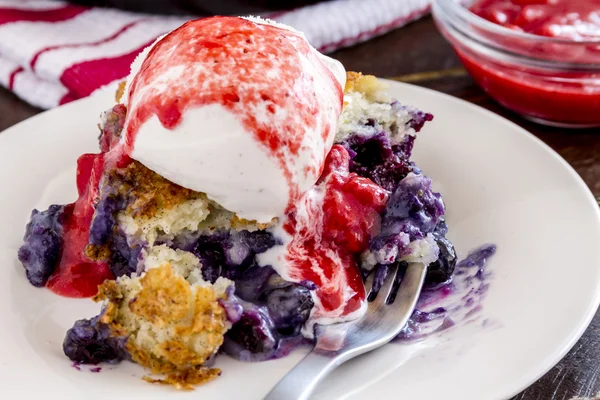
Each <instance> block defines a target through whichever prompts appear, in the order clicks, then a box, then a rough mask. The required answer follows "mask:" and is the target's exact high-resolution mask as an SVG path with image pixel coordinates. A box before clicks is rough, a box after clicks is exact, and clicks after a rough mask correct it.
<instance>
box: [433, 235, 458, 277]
mask: <svg viewBox="0 0 600 400" xmlns="http://www.w3.org/2000/svg"><path fill="white" fill-rule="evenodd" d="M435 241H436V243H437V245H438V247H439V249H440V255H439V258H438V259H437V261H434V262H432V263H431V264H429V266H428V267H427V275H426V276H425V282H426V283H427V284H429V285H435V284H440V283H444V282H447V281H448V280H450V278H451V277H452V273H453V272H454V267H455V266H456V252H455V251H454V246H453V245H452V243H451V242H450V241H449V240H448V239H446V238H445V237H443V236H436V238H435Z"/></svg>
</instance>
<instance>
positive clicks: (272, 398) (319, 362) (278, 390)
mask: <svg viewBox="0 0 600 400" xmlns="http://www.w3.org/2000/svg"><path fill="white" fill-rule="evenodd" d="M343 361H345V360H342V359H341V358H340V357H332V356H331V355H324V354H320V353H319V352H317V351H311V352H310V353H308V354H307V355H306V357H304V358H303V359H302V360H301V361H300V362H299V363H298V365H296V366H295V367H294V369H292V370H291V371H290V372H289V373H288V374H287V375H286V376H285V377H284V378H283V379H282V380H281V381H279V383H278V384H277V386H275V388H274V389H273V390H272V391H271V392H269V394H268V395H267V397H265V398H264V400H306V399H308V397H309V396H310V394H311V393H312V391H313V390H314V389H315V387H316V386H317V383H319V382H320V381H321V380H322V379H323V378H324V377H325V376H327V375H328V374H329V373H330V372H331V371H333V370H334V369H335V368H336V367H337V366H338V365H339V364H341V363H342V362H343Z"/></svg>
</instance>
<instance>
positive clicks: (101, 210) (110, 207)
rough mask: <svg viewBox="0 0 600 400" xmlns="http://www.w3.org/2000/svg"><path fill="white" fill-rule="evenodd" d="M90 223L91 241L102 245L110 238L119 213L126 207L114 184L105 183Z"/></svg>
mask: <svg viewBox="0 0 600 400" xmlns="http://www.w3.org/2000/svg"><path fill="white" fill-rule="evenodd" d="M101 191H102V193H101V197H100V200H99V201H98V204H97V205H96V211H95V214H94V219H93V220H92V223H91V225H90V243H92V244H95V245H98V246H102V245H104V244H105V243H106V242H107V241H108V239H109V238H110V236H111V234H112V232H113V228H114V227H115V225H116V224H117V213H118V212H119V211H121V210H123V209H124V208H125V207H126V203H127V202H126V201H125V199H124V198H123V197H121V196H119V195H118V194H117V193H116V190H115V189H114V187H113V186H110V185H108V184H106V185H103V187H102V189H101Z"/></svg>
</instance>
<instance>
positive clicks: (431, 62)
mask: <svg viewBox="0 0 600 400" xmlns="http://www.w3.org/2000/svg"><path fill="white" fill-rule="evenodd" d="M333 56H334V57H335V58H337V59H339V60H340V61H342V62H343V63H344V65H345V66H346V68H347V69H348V70H354V71H362V72H363V73H368V74H373V75H377V76H381V77H388V78H392V79H395V80H399V81H405V82H410V83H413V84H416V85H420V86H425V87H429V88H433V89H436V90H439V91H441V92H444V93H448V94H450V95H453V96H457V97H460V98H462V99H465V100H467V101H470V102H472V103H475V104H478V105H480V106H482V107H485V108H487V109H489V110H492V111H494V112H496V113H498V114H500V115H503V116H505V117H506V118H508V119H510V120H512V121H514V122H516V123H517V124H519V125H521V126H523V127H524V128H525V129H527V130H528V131H530V132H532V133H533V134H534V135H536V136H537V137H539V138H540V139H542V140H543V141H544V142H546V143H547V144H548V145H550V147H552V148H553V149H554V150H556V151H557V152H558V153H559V154H560V155H561V156H562V157H564V158H565V159H566V160H567V161H568V162H569V163H570V164H571V165H572V166H573V167H574V168H575V170H576V171H577V172H578V173H579V174H580V175H581V177H582V178H583V179H584V181H585V182H586V183H587V184H588V186H589V187H590V188H591V190H592V192H593V193H594V195H595V196H596V197H597V198H598V197H600V129H595V130H591V129H590V130H580V131H569V130H565V129H557V128H547V127H542V126H539V125H536V124H533V123H530V122H528V121H525V120H523V119H521V118H520V117H518V116H516V115H514V114H512V113H510V112H509V111H506V110H504V109H502V108H501V107H500V106H498V105H497V104H496V103H494V102H493V101H492V100H491V99H490V98H488V97H487V96H486V95H485V93H483V92H482V91H481V90H480V89H479V88H478V87H477V86H476V85H475V84H474V83H473V81H472V80H471V79H470V78H469V76H468V75H467V74H466V73H465V71H464V70H463V69H462V68H461V65H460V62H459V61H458V59H457V58H456V56H455V55H454V53H453V51H452V49H451V48H450V46H449V45H448V44H447V43H446V42H445V41H444V39H443V38H442V37H441V36H440V35H439V33H438V32H437V31H436V29H435V27H434V25H433V22H432V21H431V19H429V18H426V19H423V20H421V21H418V22H415V23H413V24H411V25H409V26H407V27H404V28H402V29H400V30H397V31H394V32H392V33H389V34H387V35H385V36H382V37H380V38H377V39H373V40H371V41H369V42H367V43H363V44H361V45H358V46H354V47H352V48H348V49H344V50H341V51H338V52H336V53H334V54H333ZM38 112H40V110H38V109H35V108H33V107H31V106H29V105H27V104H25V103H23V102H21V101H20V100H18V99H17V98H16V97H15V96H14V95H12V94H11V93H9V92H8V91H6V90H3V89H0V131H1V130H3V129H5V128H8V127H9V126H12V125H14V124H15V123H17V122H19V121H22V120H24V119H26V118H28V117H30V116H32V115H34V114H36V113H38ZM599 375H600V314H597V315H596V317H595V318H594V320H593V322H592V324H591V325H590V327H589V328H588V330H587V331H586V332H585V334H584V335H583V337H582V338H581V340H580V341H579V342H578V343H577V344H576V345H575V347H574V348H573V349H572V350H571V351H570V352H569V354H568V355H567V356H566V357H565V358H564V359H563V360H562V361H561V362H560V363H559V364H558V365H556V366H555V367H554V368H553V369H552V370H551V371H550V372H548V373H547V374H546V375H545V376H543V377H542V378H541V379H540V380H539V381H537V382H536V383H534V384H533V385H532V386H531V387H529V388H528V389H526V390H525V391H523V392H522V393H520V394H519V395H517V396H516V397H514V398H513V400H538V399H539V400H568V399H571V398H573V397H576V396H593V395H594V394H596V393H598V392H600V376H599Z"/></svg>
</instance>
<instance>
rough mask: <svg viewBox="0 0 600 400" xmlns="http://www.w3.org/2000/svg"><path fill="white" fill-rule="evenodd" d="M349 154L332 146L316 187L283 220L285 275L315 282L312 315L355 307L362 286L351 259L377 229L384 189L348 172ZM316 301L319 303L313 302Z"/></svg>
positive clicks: (330, 315)
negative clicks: (313, 310)
mask: <svg viewBox="0 0 600 400" xmlns="http://www.w3.org/2000/svg"><path fill="white" fill-rule="evenodd" d="M349 162H350V156H349V155H348V152H347V151H346V149H344V148H343V147H342V146H339V145H336V146H333V148H332V149H331V152H330V153H329V155H328V156H327V159H326V162H325V168H324V171H323V175H322V177H321V179H320V181H319V183H318V185H317V186H315V187H314V189H312V190H311V191H310V192H309V193H307V194H306V196H305V197H304V198H303V199H302V200H301V201H300V202H299V203H298V204H297V205H295V206H293V207H291V208H290V209H289V210H288V212H287V215H286V220H285V223H284V229H285V231H286V232H287V233H288V234H289V235H290V236H291V238H292V239H291V242H290V243H288V245H287V248H286V256H285V257H286V259H287V262H288V263H287V264H288V265H289V271H288V275H289V277H290V278H292V279H293V280H295V281H311V282H314V283H315V284H316V285H317V289H316V297H317V299H318V302H317V304H316V309H315V313H314V314H313V318H321V317H325V318H343V317H344V316H346V315H348V314H351V313H353V312H355V311H358V310H359V309H360V308H361V305H362V303H363V300H364V298H365V289H364V285H363V281H362V277H361V274H360V270H359V268H358V264H357V257H358V256H359V255H360V253H361V252H362V251H364V250H366V248H367V246H368V243H369V240H370V238H371V236H372V235H373V233H374V232H376V231H377V230H379V224H380V216H379V213H380V212H381V211H382V210H383V209H384V207H385V204H386V202H387V198H388V195H389V192H387V191H386V190H384V189H383V188H381V187H380V186H378V185H376V184H375V183H373V182H372V181H371V180H370V179H367V178H363V177H360V176H358V175H357V174H355V173H351V172H349ZM319 302H320V304H318V303H319Z"/></svg>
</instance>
